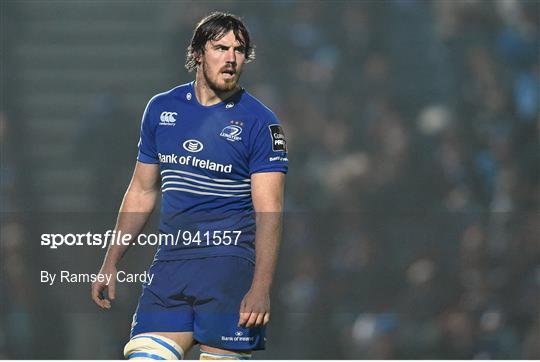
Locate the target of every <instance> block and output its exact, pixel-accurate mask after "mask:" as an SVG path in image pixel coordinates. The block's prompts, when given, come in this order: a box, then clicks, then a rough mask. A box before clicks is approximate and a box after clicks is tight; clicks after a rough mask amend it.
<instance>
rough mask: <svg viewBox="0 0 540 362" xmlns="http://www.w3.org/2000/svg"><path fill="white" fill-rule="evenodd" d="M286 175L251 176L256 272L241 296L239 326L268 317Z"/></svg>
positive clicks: (279, 173)
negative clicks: (254, 222) (255, 227)
mask: <svg viewBox="0 0 540 362" xmlns="http://www.w3.org/2000/svg"><path fill="white" fill-rule="evenodd" d="M284 184H285V175H284V174H283V173H281V172H267V173H256V174H253V175H252V176H251V196H252V199H253V207H254V208H255V212H256V225H257V232H256V235H255V272H254V276H253V282H252V284H251V288H250V290H249V292H248V293H247V294H246V297H244V300H243V302H242V306H241V313H240V321H239V324H240V325H245V326H246V327H252V326H257V325H262V324H266V323H268V321H269V319H270V300H269V299H270V298H269V295H270V287H271V285H272V281H273V278H274V271H275V269H276V263H277V256H278V250H279V241H280V237H281V212H282V210H283V188H284Z"/></svg>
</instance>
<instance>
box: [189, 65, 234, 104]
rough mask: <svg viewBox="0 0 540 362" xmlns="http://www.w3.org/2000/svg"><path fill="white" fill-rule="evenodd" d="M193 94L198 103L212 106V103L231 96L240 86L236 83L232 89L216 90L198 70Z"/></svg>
mask: <svg viewBox="0 0 540 362" xmlns="http://www.w3.org/2000/svg"><path fill="white" fill-rule="evenodd" d="M194 88H195V95H196V96H197V100H198V101H199V103H200V104H201V105H203V106H212V105H214V104H218V103H219V102H222V101H224V100H225V99H227V98H229V97H230V96H232V95H233V94H234V93H236V92H237V91H238V90H239V89H240V87H239V86H238V85H236V87H234V89H232V90H230V91H224V92H220V91H216V90H214V89H212V88H210V86H209V85H208V83H207V82H206V79H204V76H203V75H202V72H200V71H198V72H197V75H196V76H195V87H194Z"/></svg>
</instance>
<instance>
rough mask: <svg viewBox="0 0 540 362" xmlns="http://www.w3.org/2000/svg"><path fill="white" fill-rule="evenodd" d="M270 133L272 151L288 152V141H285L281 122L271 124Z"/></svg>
mask: <svg viewBox="0 0 540 362" xmlns="http://www.w3.org/2000/svg"><path fill="white" fill-rule="evenodd" d="M268 128H270V135H271V136H272V151H275V152H277V151H283V152H287V141H285V134H284V133H283V128H281V126H280V125H279V124H271V125H270V126H268Z"/></svg>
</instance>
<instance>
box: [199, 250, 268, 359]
mask: <svg viewBox="0 0 540 362" xmlns="http://www.w3.org/2000/svg"><path fill="white" fill-rule="evenodd" d="M201 267H202V268H204V270H201V271H200V273H201V276H203V278H201V279H200V282H199V283H198V285H197V289H198V290H197V294H195V295H196V296H197V298H196V300H195V303H194V306H193V309H194V313H195V315H194V326H193V331H194V334H193V335H194V338H195V340H196V341H198V342H199V343H200V344H201V345H202V346H208V347H213V348H217V349H220V350H226V351H251V350H257V349H264V345H265V328H264V327H255V328H243V327H238V321H239V318H240V303H241V302H242V299H243V298H244V296H245V294H246V293H247V291H248V290H249V288H250V287H251V282H252V279H253V271H254V265H253V264H252V263H251V262H250V261H248V260H246V259H243V258H239V257H216V258H206V259H204V261H202V262H201ZM203 348H204V347H203Z"/></svg>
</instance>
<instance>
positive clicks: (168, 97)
mask: <svg viewBox="0 0 540 362" xmlns="http://www.w3.org/2000/svg"><path fill="white" fill-rule="evenodd" d="M190 92H191V83H185V84H181V85H179V86H176V87H174V88H172V89H169V90H168V91H165V92H162V93H158V94H156V95H154V96H153V97H152V98H151V99H150V101H149V102H148V106H147V107H148V108H149V107H154V106H157V105H163V104H168V103H171V102H178V101H182V100H186V98H190V97H191V95H188V93H189V94H190Z"/></svg>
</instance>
